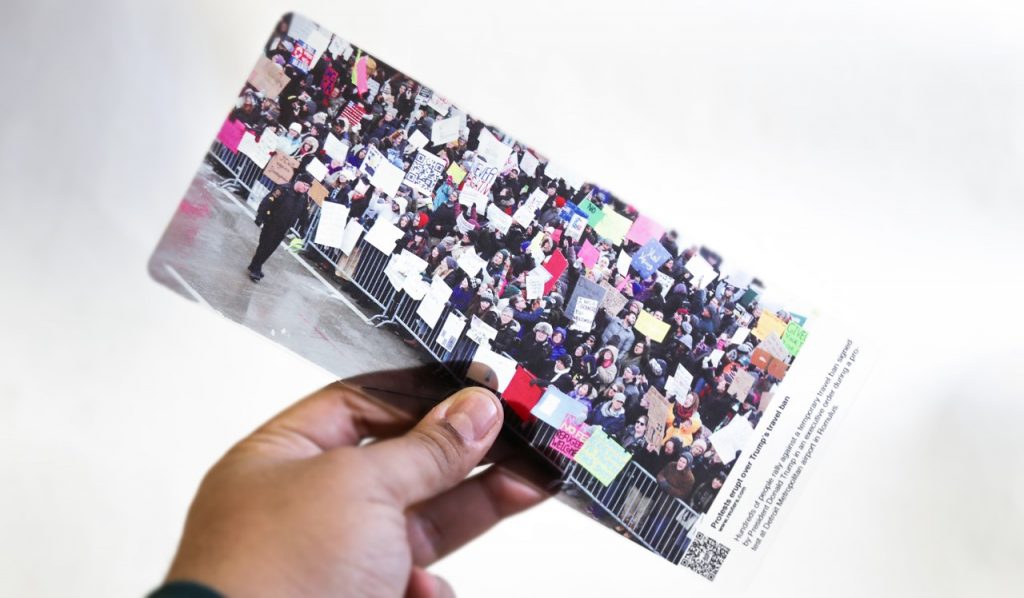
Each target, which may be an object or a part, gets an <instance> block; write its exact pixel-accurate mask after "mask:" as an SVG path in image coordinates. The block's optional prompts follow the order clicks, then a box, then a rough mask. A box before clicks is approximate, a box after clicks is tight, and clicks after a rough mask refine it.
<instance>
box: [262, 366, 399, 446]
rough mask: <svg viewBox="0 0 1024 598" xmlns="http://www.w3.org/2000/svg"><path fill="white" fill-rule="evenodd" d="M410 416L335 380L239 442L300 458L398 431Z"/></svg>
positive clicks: (397, 432) (390, 434)
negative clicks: (265, 447) (273, 449)
mask: <svg viewBox="0 0 1024 598" xmlns="http://www.w3.org/2000/svg"><path fill="white" fill-rule="evenodd" d="M415 421H416V415H415V414H414V413H410V412H409V411H408V410H404V409H401V408H399V407H396V406H393V405H389V404H386V403H384V402H382V401H379V400H376V399H374V398H372V397H370V396H368V395H366V394H365V393H363V392H360V391H359V390H358V389H357V388H355V387H352V386H350V385H349V384H347V383H346V382H345V381H338V382H334V383H332V384H329V385H328V386H325V387H324V388H321V389H320V390H318V391H316V392H314V393H313V394H311V395H309V396H308V397H306V398H304V399H302V400H301V401H299V402H298V403H295V404H294V405H292V406H291V407H289V408H287V409H285V410H284V411H282V412H281V413H279V414H278V415H276V416H274V417H273V418H272V419H271V420H270V421H268V422H267V423H265V424H263V425H262V426H260V428H259V429H257V430H256V431H255V432H253V434H252V435H250V436H249V437H248V438H246V439H245V440H243V441H242V444H243V445H251V444H260V445H267V444H269V445H270V446H272V447H274V448H275V449H277V450H279V451H280V452H281V453H282V454H283V455H285V456H289V457H295V458H302V457H309V456H314V455H317V454H320V453H322V452H325V451H329V450H331V449H333V448H338V447H342V446H354V445H356V444H358V443H359V441H360V440H361V439H363V438H366V437H368V436H392V435H395V434H399V433H401V432H402V431H404V430H407V429H409V428H410V427H411V426H412V425H414V423H415Z"/></svg>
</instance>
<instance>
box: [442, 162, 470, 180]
mask: <svg viewBox="0 0 1024 598" xmlns="http://www.w3.org/2000/svg"><path fill="white" fill-rule="evenodd" d="M445 174H447V175H448V176H450V177H452V182H453V183H455V184H456V185H458V184H459V183H461V182H462V179H464V178H466V174H467V173H466V171H465V169H463V168H462V167H461V166H459V163H458V162H452V164H451V166H449V167H448V170H447V171H445Z"/></svg>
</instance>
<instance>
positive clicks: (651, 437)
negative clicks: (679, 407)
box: [644, 386, 672, 446]
mask: <svg viewBox="0 0 1024 598" xmlns="http://www.w3.org/2000/svg"><path fill="white" fill-rule="evenodd" d="M644 399H645V400H646V401H647V432H646V433H645V434H644V440H646V441H647V442H649V443H651V444H653V445H655V446H661V441H662V440H664V439H665V428H666V427H667V425H668V424H667V422H668V418H669V415H671V414H672V404H671V403H669V402H668V399H666V398H665V397H664V396H662V394H661V393H660V392H658V389H657V388H654V387H653V386H652V387H651V388H650V389H649V390H648V391H647V393H646V394H644Z"/></svg>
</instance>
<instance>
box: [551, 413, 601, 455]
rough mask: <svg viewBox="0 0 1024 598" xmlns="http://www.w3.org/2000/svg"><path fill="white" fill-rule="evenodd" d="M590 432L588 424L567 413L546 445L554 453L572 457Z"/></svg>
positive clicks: (588, 436)
mask: <svg viewBox="0 0 1024 598" xmlns="http://www.w3.org/2000/svg"><path fill="white" fill-rule="evenodd" d="M590 434H591V427H590V426H588V425H587V424H585V423H583V422H581V421H578V420H577V419H576V418H574V417H573V416H571V415H568V416H566V418H565V421H563V422H562V425H561V426H559V428H558V431H557V432H555V434H554V436H552V437H551V442H550V443H548V446H549V447H550V448H551V449H552V450H554V451H555V452H556V453H558V454H560V455H564V456H566V457H568V458H570V459H572V458H573V457H575V456H576V453H578V452H579V451H580V449H581V448H583V444H584V443H585V442H586V441H587V439H588V438H590Z"/></svg>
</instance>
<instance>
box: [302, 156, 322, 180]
mask: <svg viewBox="0 0 1024 598" xmlns="http://www.w3.org/2000/svg"><path fill="white" fill-rule="evenodd" d="M306 172H308V173H309V174H311V175H313V178H314V179H316V180H318V181H323V180H324V177H325V176H327V166H325V165H324V163H323V162H321V161H320V160H318V159H316V158H313V159H312V160H310V161H309V163H308V164H306Z"/></svg>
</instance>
